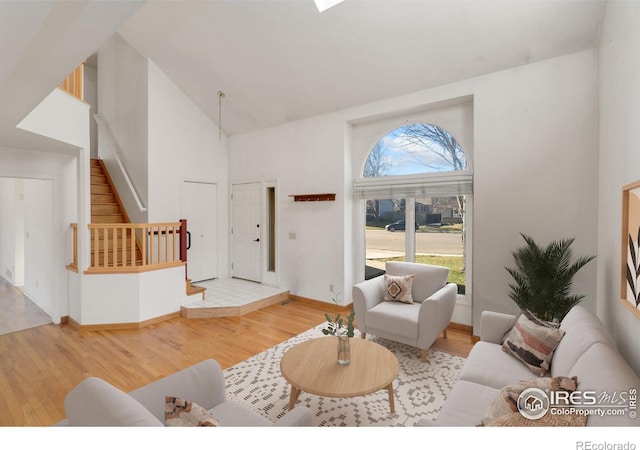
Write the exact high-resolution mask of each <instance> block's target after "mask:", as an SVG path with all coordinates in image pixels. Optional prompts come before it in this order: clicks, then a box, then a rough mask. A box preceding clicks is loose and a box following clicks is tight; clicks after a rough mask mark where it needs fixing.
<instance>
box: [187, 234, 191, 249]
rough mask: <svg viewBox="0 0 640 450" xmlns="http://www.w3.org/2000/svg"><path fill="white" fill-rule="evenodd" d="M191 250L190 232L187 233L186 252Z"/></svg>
mask: <svg viewBox="0 0 640 450" xmlns="http://www.w3.org/2000/svg"><path fill="white" fill-rule="evenodd" d="M190 248H191V232H190V231H187V250H189V249H190Z"/></svg>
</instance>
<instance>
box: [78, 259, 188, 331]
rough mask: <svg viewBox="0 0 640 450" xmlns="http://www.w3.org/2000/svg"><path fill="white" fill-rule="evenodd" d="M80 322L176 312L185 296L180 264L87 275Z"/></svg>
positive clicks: (111, 321) (117, 320) (116, 320)
mask: <svg viewBox="0 0 640 450" xmlns="http://www.w3.org/2000/svg"><path fill="white" fill-rule="evenodd" d="M82 286H83V287H82V289H83V292H82V298H83V300H82V310H81V314H80V315H79V316H73V318H74V320H76V321H77V322H78V323H80V324H81V325H96V324H114V323H139V322H144V321H146V320H150V319H154V318H156V317H161V316H164V315H167V314H172V313H175V312H178V311H180V305H182V304H183V302H184V301H185V300H186V299H187V298H188V297H187V295H186V290H185V284H184V267H182V266H179V267H174V268H171V269H164V270H156V271H150V272H142V273H139V274H104V275H87V276H85V277H84V280H83V282H82Z"/></svg>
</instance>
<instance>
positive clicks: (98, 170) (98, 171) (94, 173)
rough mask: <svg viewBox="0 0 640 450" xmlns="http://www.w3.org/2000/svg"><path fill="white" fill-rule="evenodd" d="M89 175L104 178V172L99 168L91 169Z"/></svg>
mask: <svg viewBox="0 0 640 450" xmlns="http://www.w3.org/2000/svg"><path fill="white" fill-rule="evenodd" d="M91 175H100V176H104V171H103V170H102V167H101V166H98V167H91Z"/></svg>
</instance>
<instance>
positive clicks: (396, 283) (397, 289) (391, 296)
mask: <svg viewBox="0 0 640 450" xmlns="http://www.w3.org/2000/svg"><path fill="white" fill-rule="evenodd" d="M414 278H415V275H398V276H394V275H387V274H386V273H385V274H384V287H385V290H384V299H385V300H386V301H393V302H402V303H413V297H412V296H411V287H412V286H413V279H414Z"/></svg>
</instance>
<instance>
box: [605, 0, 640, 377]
mask: <svg viewBox="0 0 640 450" xmlns="http://www.w3.org/2000/svg"><path fill="white" fill-rule="evenodd" d="M599 69H600V153H599V158H600V159H599V169H600V170H599V209H598V219H599V220H598V259H597V263H598V277H597V280H598V303H597V307H598V314H599V315H600V317H601V318H603V319H604V320H605V321H606V323H607V325H608V328H609V330H610V331H611V332H612V334H613V335H614V337H615V339H616V341H617V344H618V347H619V348H620V350H621V352H622V354H623V355H624V356H625V358H626V360H627V361H628V362H629V363H630V364H631V366H632V367H633V368H634V370H635V371H636V373H640V346H639V345H638V336H640V319H639V318H638V317H637V316H635V315H633V314H632V313H631V312H630V311H629V310H628V309H627V308H626V307H625V306H624V305H623V304H622V303H621V302H620V270H621V268H620V258H621V256H620V255H621V226H622V225H621V214H622V213H621V207H622V201H621V199H622V187H623V186H624V185H626V184H628V183H631V182H634V181H637V180H638V179H640V151H639V149H638V142H640V128H639V127H638V123H640V81H639V80H640V3H636V2H608V3H607V6H606V10H605V16H604V25H603V29H602V35H601V44H600V63H599Z"/></svg>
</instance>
